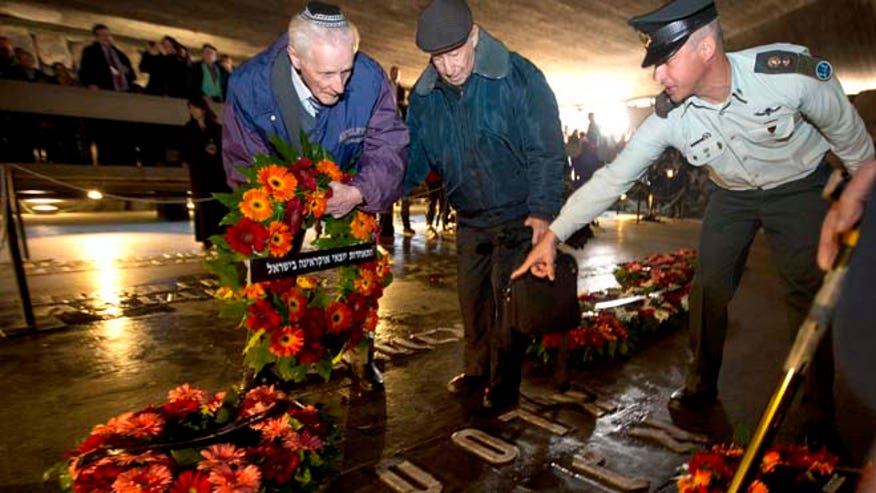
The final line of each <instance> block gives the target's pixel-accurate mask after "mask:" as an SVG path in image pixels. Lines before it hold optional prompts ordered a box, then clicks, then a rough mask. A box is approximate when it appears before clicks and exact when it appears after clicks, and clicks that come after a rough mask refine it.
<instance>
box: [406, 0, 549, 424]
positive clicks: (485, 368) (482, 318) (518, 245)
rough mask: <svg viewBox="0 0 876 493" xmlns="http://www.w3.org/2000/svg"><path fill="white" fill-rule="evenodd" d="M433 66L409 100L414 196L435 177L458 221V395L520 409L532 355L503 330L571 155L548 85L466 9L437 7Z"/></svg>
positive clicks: (424, 28) (430, 13) (428, 31)
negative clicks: (523, 373) (506, 309)
mask: <svg viewBox="0 0 876 493" xmlns="http://www.w3.org/2000/svg"><path fill="white" fill-rule="evenodd" d="M416 42H417V46H418V47H419V48H420V49H421V50H423V51H425V52H426V53H428V54H429V55H430V57H431V63H430V64H429V66H428V67H426V69H425V71H423V74H422V75H421V76H420V78H419V80H418V81H417V83H416V84H415V86H414V88H413V90H412V91H411V94H410V97H409V107H408V117H407V121H408V126H409V128H410V132H411V152H410V162H409V166H408V173H407V176H406V178H405V186H406V188H407V189H409V190H410V189H412V188H413V187H415V186H417V185H419V184H420V182H422V181H423V179H424V178H425V177H426V175H427V174H428V173H429V171H430V170H434V171H436V172H437V173H438V174H439V175H440V176H441V177H442V179H443V180H444V186H445V189H446V190H447V199H448V200H449V201H450V204H451V205H452V206H453V207H454V208H455V209H456V210H457V213H458V214H457V218H458V221H459V230H458V234H457V249H458V273H459V280H458V286H459V287H458V290H459V301H460V306H461V310H462V316H463V323H464V327H465V372H464V373H463V374H461V375H459V376H457V377H456V378H454V379H453V380H451V382H450V383H449V384H448V390H449V391H450V392H451V393H465V394H471V393H476V392H482V391H483V390H484V389H485V388H486V387H489V391H488V393H487V394H486V396H485V398H484V401H483V403H484V405H485V406H486V407H493V408H498V407H503V406H504V405H507V404H511V403H513V402H515V401H516V400H517V397H518V388H519V385H520V359H521V358H522V352H521V351H520V348H521V346H522V347H523V349H525V345H524V342H523V341H519V340H517V339H514V340H513V341H512V339H511V338H512V336H511V334H510V332H511V331H510V330H509V329H508V328H507V327H505V326H503V324H500V323H498V315H497V314H498V310H499V306H500V299H501V296H502V290H503V289H504V288H505V286H506V285H507V284H508V278H509V275H510V273H511V270H512V269H513V267H514V265H515V264H516V263H517V262H519V261H520V259H522V258H523V255H524V254H525V252H526V250H528V249H529V248H530V247H531V245H533V244H535V243H536V242H537V241H538V240H539V239H540V238H541V236H542V235H543V234H544V232H545V231H546V230H547V226H548V222H549V221H550V220H551V219H553V217H554V216H555V215H556V213H557V211H558V210H559V207H560V204H561V203H562V193H563V176H562V175H563V168H564V165H565V155H564V151H563V135H562V130H561V128H560V120H559V116H558V115H559V113H558V109H557V103H556V99H555V97H554V94H553V92H551V89H550V87H548V85H547V82H546V80H545V78H544V75H543V74H542V73H541V71H540V70H539V69H538V68H537V67H535V66H534V65H533V64H532V63H531V62H530V61H528V60H526V59H525V58H523V57H521V56H520V55H518V54H517V53H514V52H512V51H509V50H508V48H506V47H505V45H503V44H502V43H501V42H500V41H499V40H497V39H496V38H494V37H493V36H491V35H490V34H489V33H488V32H487V31H486V30H484V29H482V28H480V26H478V25H477V24H475V23H474V21H473V18H472V13H471V10H470V9H469V7H468V5H467V4H466V2H465V1H463V0H433V1H432V2H430V3H429V5H428V6H427V7H426V8H425V9H424V10H423V11H422V13H421V14H420V17H419V19H418V21H417V36H416Z"/></svg>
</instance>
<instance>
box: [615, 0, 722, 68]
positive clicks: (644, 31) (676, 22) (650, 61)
mask: <svg viewBox="0 0 876 493" xmlns="http://www.w3.org/2000/svg"><path fill="white" fill-rule="evenodd" d="M717 18H718V10H717V9H715V3H714V2H713V1H712V0H675V1H673V2H669V3H667V4H666V5H664V6H662V7H660V8H659V9H657V10H655V11H653V12H649V13H647V14H644V15H640V16H637V17H633V18H632V19H630V21H629V24H630V26H632V27H633V29H635V30H636V31H638V32H639V39H641V40H642V44H643V45H645V50H646V53H645V60H643V61H642V68H645V67H650V66H651V65H659V64H661V63H663V62H665V61H666V60H668V59H669V57H671V56H672V55H674V54H675V52H676V51H678V49H679V48H681V47H682V45H684V42H685V41H687V38H689V37H690V35H691V34H693V33H694V32H695V31H696V30H697V29H699V28H701V27H703V26H705V25H706V24H708V23H710V22H712V21H713V20H715V19H717Z"/></svg>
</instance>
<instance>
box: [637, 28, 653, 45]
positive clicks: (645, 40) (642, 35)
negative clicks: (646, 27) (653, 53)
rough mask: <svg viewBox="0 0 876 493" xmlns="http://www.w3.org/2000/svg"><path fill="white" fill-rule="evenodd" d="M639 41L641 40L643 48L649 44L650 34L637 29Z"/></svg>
mask: <svg viewBox="0 0 876 493" xmlns="http://www.w3.org/2000/svg"><path fill="white" fill-rule="evenodd" d="M639 41H641V42H642V45H643V46H644V47H645V48H648V47H650V46H651V35H650V34H648V33H645V32H642V31H639Z"/></svg>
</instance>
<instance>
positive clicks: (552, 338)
mask: <svg viewBox="0 0 876 493" xmlns="http://www.w3.org/2000/svg"><path fill="white" fill-rule="evenodd" d="M695 263H696V251H694V250H688V249H681V250H677V251H675V252H672V253H669V254H658V255H652V256H651V257H648V258H647V259H644V260H639V261H633V262H627V263H624V264H620V265H619V266H618V267H617V268H616V269H615V270H614V277H615V279H616V280H617V282H618V284H620V288H615V289H609V290H607V291H600V292H594V293H583V294H581V295H580V296H579V297H578V300H579V304H580V307H581V313H582V318H581V326H580V327H578V328H577V329H573V330H571V331H569V334H568V335H569V350H570V351H571V352H570V361H572V362H578V363H589V362H592V361H596V360H600V359H613V358H617V357H619V356H624V355H626V354H628V353H629V351H630V349H631V346H633V345H635V344H636V343H637V342H638V340H639V339H640V338H641V337H642V336H644V335H646V334H649V333H653V332H658V331H667V330H672V329H675V328H678V327H680V326H681V325H682V324H683V322H684V319H685V317H686V316H687V311H688V296H689V294H690V290H691V285H692V282H693V274H694V264H695ZM633 297H638V298H639V299H638V301H636V302H633V303H628V304H624V305H620V306H616V307H612V308H606V309H601V310H600V309H598V307H599V303H600V302H607V301H612V300H616V299H619V298H633ZM563 337H564V335H563V333H560V332H554V333H549V334H545V335H543V336H542V338H541V340H540V341H538V342H536V343H535V344H534V345H533V347H532V351H533V352H534V353H535V354H536V355H537V357H539V358H541V359H542V360H543V361H544V362H548V361H549V360H550V359H551V358H552V357H553V356H554V354H555V353H556V352H557V350H558V348H559V347H560V345H561V343H562V340H563Z"/></svg>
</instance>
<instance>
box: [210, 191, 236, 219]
mask: <svg viewBox="0 0 876 493" xmlns="http://www.w3.org/2000/svg"><path fill="white" fill-rule="evenodd" d="M213 198H215V199H216V200H218V201H219V203H221V204H222V205H224V206H225V207H228V210H229V211H231V212H232V213H233V212H234V211H236V210H237V205H238V204H240V201H241V200H242V199H243V194H242V193H241V192H230V193H214V194H213ZM225 217H226V218H227V217H228V216H225ZM223 222H224V220H223ZM232 224H233V223H232Z"/></svg>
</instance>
